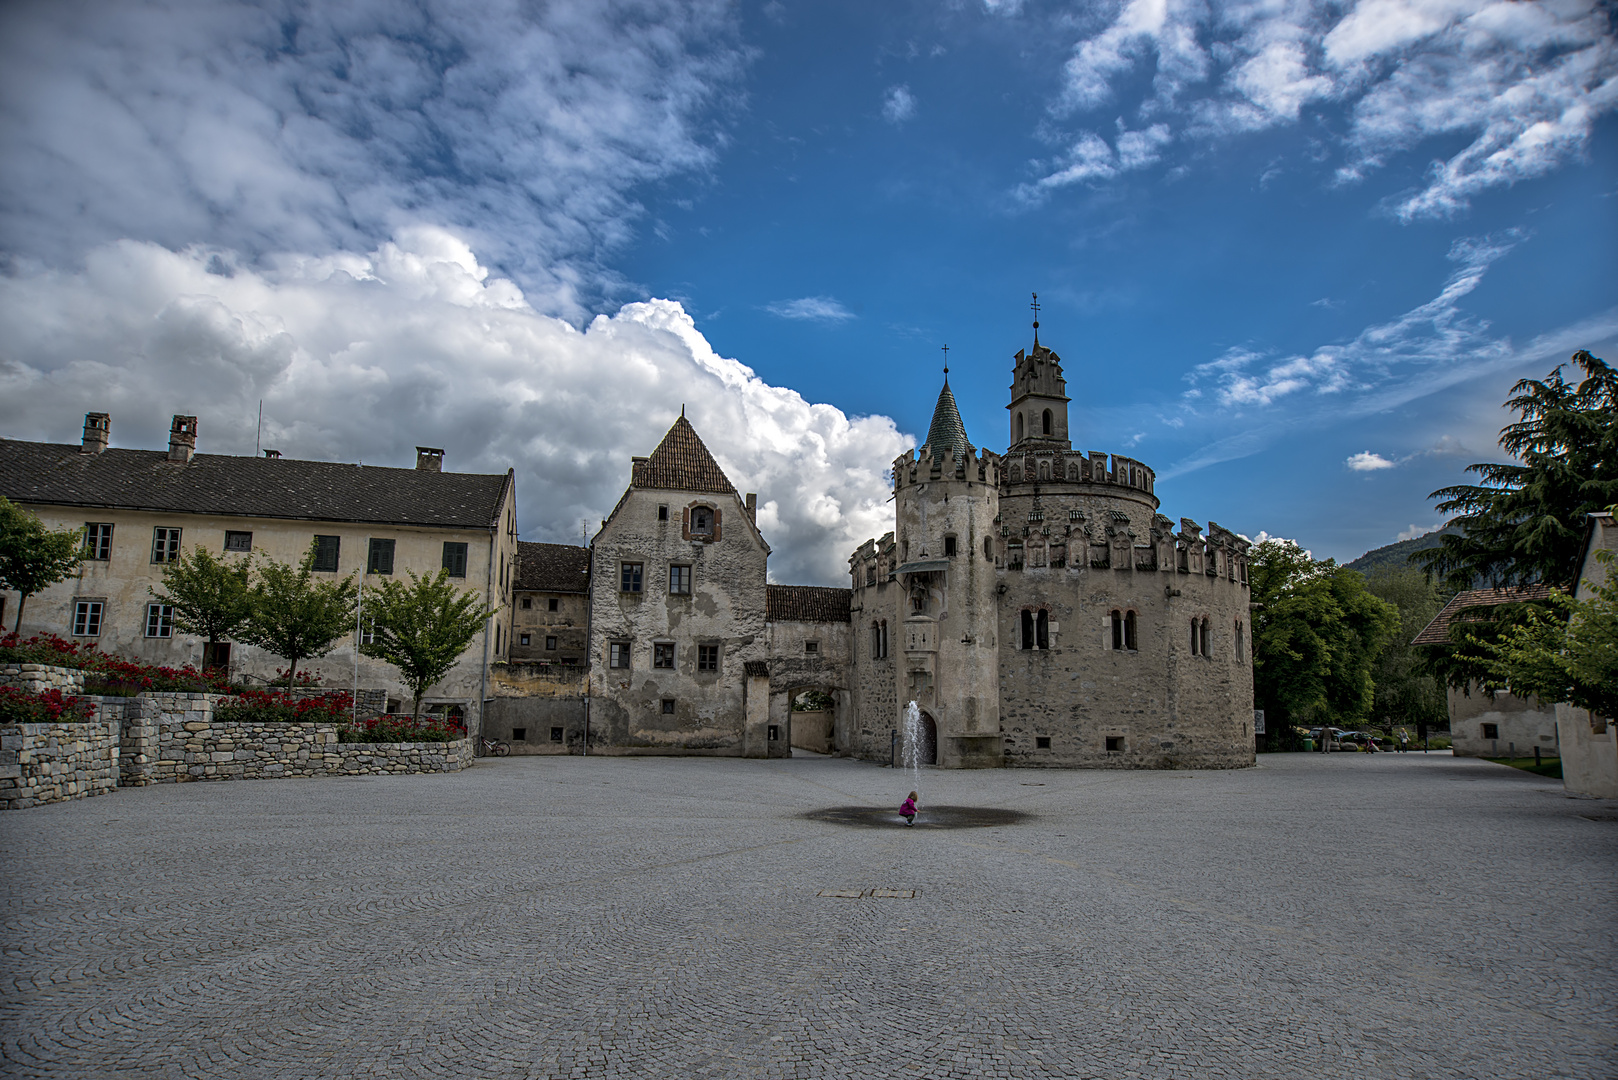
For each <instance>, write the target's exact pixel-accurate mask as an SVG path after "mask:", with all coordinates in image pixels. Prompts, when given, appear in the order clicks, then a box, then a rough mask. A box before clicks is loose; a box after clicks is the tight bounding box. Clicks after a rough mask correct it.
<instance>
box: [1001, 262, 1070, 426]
mask: <svg viewBox="0 0 1618 1080" xmlns="http://www.w3.org/2000/svg"><path fill="white" fill-rule="evenodd" d="M1038 305H1039V294H1038V293H1035V294H1034V304H1033V307H1034V314H1035V316H1036V318H1035V320H1034V347H1033V348H1032V349H1030V350H1028V351H1027V352H1023V351H1021V350H1018V352H1017V357H1016V364H1015V366H1014V368H1013V370H1012V376H1011V404H1010V405H1007V406H1006V408H1007V409H1009V410H1010V412H1011V440H1010V442H1011V448H1012V449H1014V450H1015V449H1035V448H1043V449H1047V450H1053V449H1061V450H1071V449H1072V448H1073V442H1072V440H1071V439H1070V438H1069V437H1068V431H1067V403H1068V400H1069V398H1068V396H1067V380H1066V379H1064V378H1062V358H1061V357H1060V356H1057V355H1056V353H1054V352H1052V351H1051V350H1050V349H1047V348H1046V347H1045V346H1043V345H1041V344H1040V343H1039V320H1038V318H1037V316H1038V314H1039V306H1038Z"/></svg>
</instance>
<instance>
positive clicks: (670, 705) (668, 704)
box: [663, 697, 674, 716]
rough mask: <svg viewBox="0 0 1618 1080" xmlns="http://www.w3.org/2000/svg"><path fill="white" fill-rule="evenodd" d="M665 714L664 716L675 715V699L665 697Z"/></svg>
mask: <svg viewBox="0 0 1618 1080" xmlns="http://www.w3.org/2000/svg"><path fill="white" fill-rule="evenodd" d="M663 715H664V716H673V715H674V699H673V698H671V697H666V698H664V699H663Z"/></svg>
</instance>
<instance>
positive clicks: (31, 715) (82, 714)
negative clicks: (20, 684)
mask: <svg viewBox="0 0 1618 1080" xmlns="http://www.w3.org/2000/svg"><path fill="white" fill-rule="evenodd" d="M94 719H95V708H94V707H93V706H92V705H91V704H90V703H89V702H88V701H85V700H84V699H83V698H77V697H71V696H69V695H67V694H64V693H62V692H61V691H60V690H46V691H44V692H42V693H38V694H31V693H29V692H28V691H26V690H18V689H17V688H16V687H12V686H0V724H82V723H86V722H88V721H90V720H94Z"/></svg>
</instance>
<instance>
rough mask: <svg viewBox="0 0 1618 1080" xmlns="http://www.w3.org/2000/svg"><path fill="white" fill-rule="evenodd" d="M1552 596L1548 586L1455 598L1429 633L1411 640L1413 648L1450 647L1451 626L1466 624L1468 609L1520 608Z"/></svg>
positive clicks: (1476, 591)
mask: <svg viewBox="0 0 1618 1080" xmlns="http://www.w3.org/2000/svg"><path fill="white" fill-rule="evenodd" d="M1550 594H1551V587H1550V586H1549V585H1513V586H1510V587H1508V588H1504V589H1470V590H1468V591H1467V592H1463V593H1456V594H1455V598H1454V599H1453V600H1451V601H1450V602H1449V603H1447V604H1445V605H1444V609H1443V610H1442V611H1440V612H1439V613H1438V615H1437V617H1435V618H1434V619H1433V621H1432V622H1430V623H1428V624H1427V627H1426V629H1424V630H1423V631H1422V632H1421V633H1419V634H1417V635H1416V636H1415V637H1414V638H1413V639H1411V642H1410V644H1412V645H1447V644H1449V627H1450V623H1452V622H1454V621H1455V620H1456V619H1462V620H1465V619H1467V618H1469V617H1472V616H1467V615H1463V614H1462V612H1464V611H1466V610H1467V609H1468V608H1488V607H1498V606H1499V605H1501V604H1521V603H1524V602H1525V601H1529V600H1543V599H1545V598H1546V597H1547V596H1549V595H1550Z"/></svg>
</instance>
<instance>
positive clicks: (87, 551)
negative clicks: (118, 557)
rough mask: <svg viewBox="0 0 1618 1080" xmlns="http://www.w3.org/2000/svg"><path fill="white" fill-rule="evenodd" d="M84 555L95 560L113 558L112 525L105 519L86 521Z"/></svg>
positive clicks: (100, 560)
mask: <svg viewBox="0 0 1618 1080" xmlns="http://www.w3.org/2000/svg"><path fill="white" fill-rule="evenodd" d="M84 557H85V558H86V559H91V560H93V561H95V562H106V561H107V560H108V559H111V558H112V525H111V524H110V523H109V522H105V521H87V522H85V523H84Z"/></svg>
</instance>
